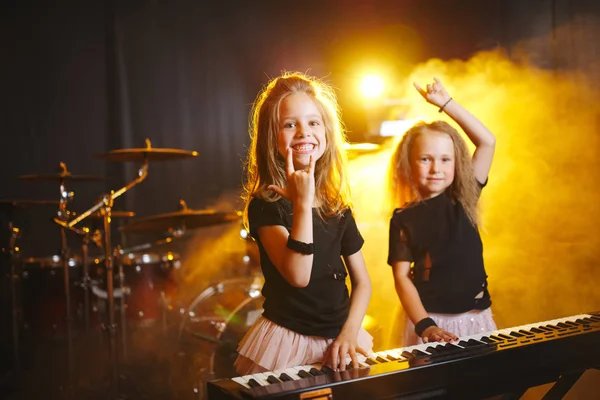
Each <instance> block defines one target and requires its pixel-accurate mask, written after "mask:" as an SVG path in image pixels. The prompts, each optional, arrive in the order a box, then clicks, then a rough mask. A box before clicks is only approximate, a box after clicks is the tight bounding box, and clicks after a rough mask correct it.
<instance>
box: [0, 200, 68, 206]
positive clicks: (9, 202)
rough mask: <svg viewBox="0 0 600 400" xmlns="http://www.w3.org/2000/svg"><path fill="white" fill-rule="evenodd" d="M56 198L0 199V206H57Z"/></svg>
mask: <svg viewBox="0 0 600 400" xmlns="http://www.w3.org/2000/svg"><path fill="white" fill-rule="evenodd" d="M58 203H59V202H58V200H30V199H0V207H11V208H27V207H35V206H58Z"/></svg>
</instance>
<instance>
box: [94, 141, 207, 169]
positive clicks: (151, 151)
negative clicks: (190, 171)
mask: <svg viewBox="0 0 600 400" xmlns="http://www.w3.org/2000/svg"><path fill="white" fill-rule="evenodd" d="M197 155H198V152H196V151H189V150H180V149H168V148H153V147H152V146H151V144H150V140H148V139H146V147H142V148H132V149H117V150H111V151H109V152H108V153H96V154H94V157H97V158H103V159H105V160H107V161H116V162H126V161H133V162H138V163H139V162H143V161H146V160H147V161H168V160H176V159H181V158H190V157H196V156H197Z"/></svg>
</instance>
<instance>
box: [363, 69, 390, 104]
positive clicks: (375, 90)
mask: <svg viewBox="0 0 600 400" xmlns="http://www.w3.org/2000/svg"><path fill="white" fill-rule="evenodd" d="M384 89H385V85H384V82H383V78H381V77H380V76H378V75H367V76H365V77H364V78H363V79H362V82H361V84H360V90H361V92H362V94H363V96H365V97H366V98H369V99H374V98H377V97H380V96H381V95H382V93H383V90H384Z"/></svg>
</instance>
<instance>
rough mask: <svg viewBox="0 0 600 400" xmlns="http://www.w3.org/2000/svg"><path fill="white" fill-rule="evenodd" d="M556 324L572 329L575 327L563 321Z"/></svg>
mask: <svg viewBox="0 0 600 400" xmlns="http://www.w3.org/2000/svg"><path fill="white" fill-rule="evenodd" d="M556 326H558V327H559V328H564V329H572V328H573V327H572V326H571V325H567V324H565V323H563V322H559V323H558V324H556Z"/></svg>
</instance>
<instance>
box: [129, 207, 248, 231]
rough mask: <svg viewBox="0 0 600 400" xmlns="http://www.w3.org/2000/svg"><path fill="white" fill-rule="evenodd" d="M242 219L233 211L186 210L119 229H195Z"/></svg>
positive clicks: (142, 220) (157, 216)
mask: <svg viewBox="0 0 600 400" xmlns="http://www.w3.org/2000/svg"><path fill="white" fill-rule="evenodd" d="M240 218H241V214H240V213H238V212H233V211H232V212H224V211H215V210H192V209H189V208H185V209H183V210H181V211H176V212H171V213H165V214H158V215H154V216H150V217H146V218H142V219H139V220H137V221H133V222H131V223H130V224H129V225H126V226H124V227H121V228H119V229H120V230H121V231H123V232H142V231H168V230H175V229H195V228H202V227H208V226H212V225H219V224H224V223H227V222H232V221H238V220H239V219H240Z"/></svg>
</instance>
